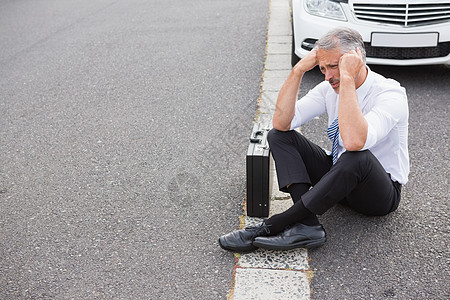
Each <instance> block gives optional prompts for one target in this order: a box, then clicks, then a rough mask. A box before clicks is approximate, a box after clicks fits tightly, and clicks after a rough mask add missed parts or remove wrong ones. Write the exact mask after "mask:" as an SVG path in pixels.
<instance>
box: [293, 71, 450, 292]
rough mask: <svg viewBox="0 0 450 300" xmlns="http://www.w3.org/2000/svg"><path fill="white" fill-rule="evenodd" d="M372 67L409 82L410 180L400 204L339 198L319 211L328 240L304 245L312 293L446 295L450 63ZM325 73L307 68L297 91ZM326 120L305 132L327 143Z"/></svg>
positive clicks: (449, 266) (449, 270)
mask: <svg viewBox="0 0 450 300" xmlns="http://www.w3.org/2000/svg"><path fill="white" fill-rule="evenodd" d="M371 68H372V70H374V71H376V72H378V73H380V74H382V75H384V76H386V77H389V78H394V79H396V80H397V81H399V82H400V83H401V84H402V85H403V86H404V87H405V88H406V90H407V94H408V101H409V110H410V119H409V124H410V127H409V151H410V159H411V173H410V177H409V182H408V183H407V185H406V186H404V188H403V189H402V200H401V202H400V206H399V208H398V210H397V211H396V212H394V213H392V214H390V215H388V216H385V217H366V216H363V215H360V214H357V213H355V212H353V211H351V210H349V209H348V208H346V207H344V206H337V207H335V208H333V209H331V210H329V211H328V212H326V213H325V214H324V215H323V216H322V217H321V218H320V220H321V221H322V223H323V225H324V227H325V229H326V231H327V234H328V241H327V243H326V244H325V245H324V246H322V247H321V248H318V249H314V250H310V251H309V256H310V258H311V261H310V266H311V267H312V269H313V270H314V271H315V276H314V278H313V280H312V299H317V300H319V299H320V300H322V299H349V300H356V299H449V298H450V288H449V286H450V252H449V243H450V235H449V233H450V223H449V212H450V210H449V195H450V190H449V182H448V179H449V167H450V165H449V148H450V146H449V145H450V144H449V140H448V128H449V126H450V123H449V106H450V100H449V95H450V86H449V84H448V83H449V80H450V68H448V67H444V66H422V67H388V66H371ZM322 79H323V76H322V75H321V74H320V72H318V71H317V70H315V71H313V72H310V73H308V74H307V75H306V76H305V77H304V81H303V82H302V84H304V85H303V87H302V88H301V90H302V93H303V94H304V93H305V92H306V91H308V90H309V89H310V88H311V87H312V86H314V85H315V84H316V83H318V82H319V81H321V80H322ZM323 128H326V118H325V117H322V118H319V119H318V120H314V121H313V122H311V123H310V124H308V125H307V126H304V128H303V132H304V133H305V134H306V135H307V136H308V137H310V138H311V139H313V140H315V141H316V142H318V143H319V144H321V145H322V146H324V147H329V146H330V144H329V141H328V138H327V137H326V135H325V133H324V130H323Z"/></svg>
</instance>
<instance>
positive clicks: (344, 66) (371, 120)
mask: <svg viewBox="0 0 450 300" xmlns="http://www.w3.org/2000/svg"><path fill="white" fill-rule="evenodd" d="M316 65H318V66H319V68H320V70H321V72H322V73H323V74H324V75H325V81H324V82H322V83H320V84H318V85H317V86H316V87H315V88H313V89H312V90H311V91H309V93H308V94H307V95H306V96H304V97H303V98H301V99H300V100H299V101H297V96H298V90H299V86H300V83H301V81H302V77H303V75H304V74H305V73H306V72H307V71H309V70H311V69H313V68H314V67H315V66H316ZM325 112H326V113H327V114H328V126H329V127H328V130H327V134H328V136H329V138H330V139H331V141H332V143H333V145H332V151H331V155H328V154H327V153H326V152H325V151H324V150H323V149H322V148H321V147H319V146H318V145H316V144H314V143H312V142H311V141H309V140H308V139H307V138H305V137H304V136H303V135H301V134H300V133H299V132H297V131H295V130H293V129H295V128H297V127H300V126H301V125H302V124H305V123H306V122H308V121H310V120H311V119H313V118H314V117H316V116H319V115H321V114H323V113H325ZM273 127H274V129H272V130H271V131H270V132H269V135H268V140H269V144H270V148H271V151H272V154H273V158H274V160H275V164H276V169H277V175H278V183H279V186H280V190H281V191H283V192H288V193H290V195H291V197H292V200H293V201H294V205H293V206H291V207H290V208H289V209H288V210H286V211H285V212H283V213H281V214H278V215H274V216H272V217H270V218H268V219H266V220H265V221H264V222H263V223H261V224H260V225H257V226H254V227H248V228H245V229H242V230H238V231H235V232H232V233H229V234H226V235H224V236H222V237H220V238H219V244H220V246H221V247H222V248H223V249H226V250H230V251H234V252H249V251H253V250H255V249H256V248H258V247H259V248H264V249H271V250H288V249H294V248H299V247H301V248H313V247H317V246H320V245H322V244H324V243H325V241H326V236H325V230H324V229H323V227H322V225H320V223H319V221H318V219H317V215H321V214H323V213H325V212H326V211H327V210H328V209H330V208H331V207H333V206H334V205H336V204H337V203H339V202H340V203H345V204H346V205H348V206H349V207H351V208H352V209H354V210H356V211H357V212H360V213H363V214H366V215H376V216H382V215H386V214H389V213H390V212H392V211H394V210H396V209H397V207H398V205H399V202H400V192H401V185H404V184H405V183H406V182H407V181H408V174H409V156H408V103H407V97H406V93H405V89H404V88H402V87H401V86H400V84H399V83H398V82H396V81H395V80H392V79H386V78H384V77H383V76H381V75H379V74H376V73H375V72H372V71H371V70H370V69H369V68H368V67H367V66H366V65H365V50H364V43H363V40H362V37H361V35H360V34H359V33H358V32H356V31H354V30H352V29H348V28H337V29H334V30H332V31H330V32H329V33H327V34H326V35H325V36H323V37H322V38H321V39H319V40H318V41H317V43H316V47H315V48H314V49H313V50H312V51H311V52H310V53H309V54H308V55H306V56H305V57H304V58H303V59H301V60H300V61H299V62H298V63H297V64H296V65H295V67H294V68H293V69H292V72H291V73H290V75H289V77H288V78H287V80H286V82H285V83H284V85H283V87H282V88H281V90H280V93H279V95H278V100H277V104H276V109H275V113H274V116H273Z"/></svg>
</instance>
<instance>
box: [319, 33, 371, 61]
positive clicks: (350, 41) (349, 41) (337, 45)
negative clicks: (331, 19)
mask: <svg viewBox="0 0 450 300" xmlns="http://www.w3.org/2000/svg"><path fill="white" fill-rule="evenodd" d="M315 48H320V49H323V50H333V49H340V50H341V53H342V54H344V53H347V52H350V51H352V50H355V49H356V48H359V50H361V54H362V56H363V61H364V62H366V49H365V48H364V41H363V39H362V36H361V35H360V34H359V32H358V31H356V30H354V29H350V28H347V27H338V28H335V29H333V30H331V31H329V32H328V33H326V34H325V35H324V36H322V37H321V38H320V39H319V40H318V41H317V42H316V46H315Z"/></svg>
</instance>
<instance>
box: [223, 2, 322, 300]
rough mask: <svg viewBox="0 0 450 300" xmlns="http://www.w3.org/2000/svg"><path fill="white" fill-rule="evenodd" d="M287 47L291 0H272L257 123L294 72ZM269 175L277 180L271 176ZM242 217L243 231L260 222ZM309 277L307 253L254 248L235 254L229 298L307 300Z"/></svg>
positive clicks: (281, 197) (277, 202)
mask: <svg viewBox="0 0 450 300" xmlns="http://www.w3.org/2000/svg"><path fill="white" fill-rule="evenodd" d="M291 43H292V30H291V14H290V4H289V0H270V1H269V21H268V28H267V40H266V55H265V61H264V71H263V75H262V78H261V89H260V95H259V97H258V110H257V113H256V118H255V122H257V123H268V124H271V123H272V116H273V113H274V111H275V103H276V99H277V96H278V92H279V90H280V88H281V86H282V84H283V83H284V81H285V80H286V78H287V77H288V76H289V73H290V71H291V69H292V67H291V64H290V63H291ZM272 169H273V170H274V168H272ZM271 176H274V177H276V174H275V172H274V171H273V172H272V174H271ZM274 179H275V178H274ZM273 182H274V186H273V189H272V190H273V194H272V197H271V209H270V215H273V214H277V213H280V212H283V211H285V210H286V209H287V208H289V207H290V206H291V205H292V200H291V199H290V197H289V195H288V194H285V193H282V192H279V191H278V186H277V180H276V179H275V180H273ZM245 215H246V214H245V207H244V216H243V217H242V219H241V225H242V226H249V225H252V224H255V223H259V222H261V221H262V219H258V218H251V217H246V216H245ZM312 276H313V272H312V271H311V269H310V267H309V263H308V257H307V251H306V249H296V250H290V251H267V250H262V249H258V250H256V251H255V252H253V253H249V254H242V255H239V254H236V265H235V268H234V271H233V282H232V288H231V290H230V292H229V294H228V299H234V300H242V299H268V300H269V299H270V300H274V299H283V300H287V299H297V300H299V299H300V300H307V299H310V287H309V285H310V281H311V278H312Z"/></svg>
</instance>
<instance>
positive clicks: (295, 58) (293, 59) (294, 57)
mask: <svg viewBox="0 0 450 300" xmlns="http://www.w3.org/2000/svg"><path fill="white" fill-rule="evenodd" d="M299 61H300V58H299V57H298V56H297V55H296V54H295V38H294V26H292V52H291V66H292V67H294V66H295V65H296V64H297V63H298V62H299Z"/></svg>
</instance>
